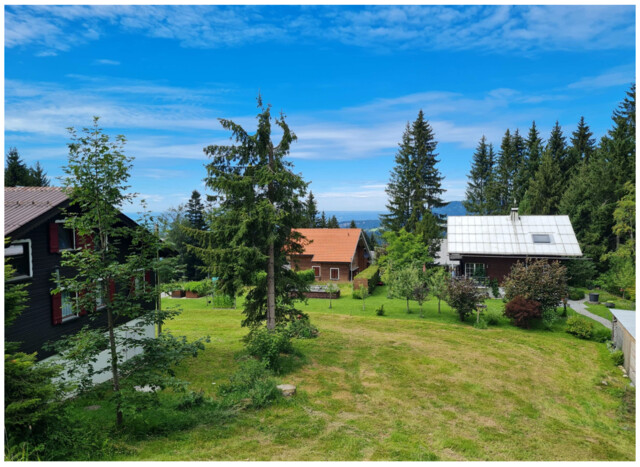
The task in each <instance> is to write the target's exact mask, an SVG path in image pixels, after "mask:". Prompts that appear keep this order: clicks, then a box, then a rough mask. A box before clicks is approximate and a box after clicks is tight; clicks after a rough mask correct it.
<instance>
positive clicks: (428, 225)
mask: <svg viewBox="0 0 640 467" xmlns="http://www.w3.org/2000/svg"><path fill="white" fill-rule="evenodd" d="M416 234H417V235H418V236H420V237H421V238H422V242H423V243H424V244H425V245H426V246H427V249H428V251H429V256H430V257H432V258H434V257H435V256H436V254H437V253H438V251H439V250H440V243H441V242H442V226H441V225H440V223H439V219H438V218H437V217H436V216H435V215H434V214H432V213H431V210H427V211H426V212H425V213H424V215H423V216H422V219H420V220H419V221H418V224H417V225H416Z"/></svg>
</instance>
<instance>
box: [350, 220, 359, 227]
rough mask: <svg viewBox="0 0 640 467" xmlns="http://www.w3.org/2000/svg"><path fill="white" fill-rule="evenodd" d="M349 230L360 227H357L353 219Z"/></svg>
mask: <svg viewBox="0 0 640 467" xmlns="http://www.w3.org/2000/svg"><path fill="white" fill-rule="evenodd" d="M349 228H350V229H357V228H358V226H356V221H354V220H353V219H351V224H349Z"/></svg>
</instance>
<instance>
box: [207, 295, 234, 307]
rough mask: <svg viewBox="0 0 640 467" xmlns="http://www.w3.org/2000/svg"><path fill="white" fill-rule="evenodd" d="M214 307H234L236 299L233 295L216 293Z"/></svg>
mask: <svg viewBox="0 0 640 467" xmlns="http://www.w3.org/2000/svg"><path fill="white" fill-rule="evenodd" d="M212 305H213V307H214V308H233V306H234V300H233V297H231V296H229V295H224V294H222V293H217V292H216V293H215V294H214V295H213V303H212Z"/></svg>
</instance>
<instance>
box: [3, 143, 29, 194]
mask: <svg viewBox="0 0 640 467" xmlns="http://www.w3.org/2000/svg"><path fill="white" fill-rule="evenodd" d="M30 182H31V177H30V176H29V169H28V168H27V166H26V165H25V163H24V162H23V161H22V160H21V159H20V154H18V150H17V149H16V148H9V152H8V153H7V165H6V167H5V169H4V186H30Z"/></svg>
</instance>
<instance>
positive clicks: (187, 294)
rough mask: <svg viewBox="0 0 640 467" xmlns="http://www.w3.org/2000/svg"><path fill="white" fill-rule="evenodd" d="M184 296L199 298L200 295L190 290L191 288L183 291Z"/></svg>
mask: <svg viewBox="0 0 640 467" xmlns="http://www.w3.org/2000/svg"><path fill="white" fill-rule="evenodd" d="M185 296H186V297H187V298H200V295H198V292H192V291H191V290H187V291H185Z"/></svg>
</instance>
